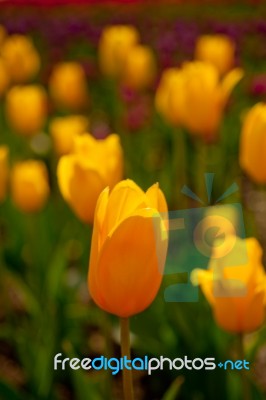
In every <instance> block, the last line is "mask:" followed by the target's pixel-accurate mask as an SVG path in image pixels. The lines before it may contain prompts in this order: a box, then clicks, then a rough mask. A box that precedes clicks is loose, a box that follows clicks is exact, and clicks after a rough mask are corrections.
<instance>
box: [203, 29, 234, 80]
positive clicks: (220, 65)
mask: <svg viewBox="0 0 266 400" xmlns="http://www.w3.org/2000/svg"><path fill="white" fill-rule="evenodd" d="M195 58H196V59H197V60H199V61H207V62H210V63H211V64H213V65H214V66H215V67H216V68H217V69H218V71H219V73H220V74H221V75H224V74H226V73H227V72H228V71H230V69H232V68H233V66H234V64H235V43H234V42H233V40H232V39H231V38H230V37H229V36H226V35H222V34H217V35H202V36H200V37H199V38H198V40H197V43H196V48H195Z"/></svg>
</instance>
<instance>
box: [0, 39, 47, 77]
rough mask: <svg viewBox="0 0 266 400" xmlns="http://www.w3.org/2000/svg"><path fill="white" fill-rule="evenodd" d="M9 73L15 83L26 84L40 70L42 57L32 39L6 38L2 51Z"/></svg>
mask: <svg viewBox="0 0 266 400" xmlns="http://www.w3.org/2000/svg"><path fill="white" fill-rule="evenodd" d="M0 53H1V55H2V58H3V60H4V62H5V64H6V67H7V70H8V73H9V75H10V78H11V80H12V81H13V82H14V83H24V82H27V81H28V80H29V79H31V78H32V77H34V76H35V75H36V74H37V72H38V71H39V69H40V57H39V54H38V52H37V50H36V49H35V47H34V45H33V43H32V41H31V39H30V38H28V37H26V36H23V35H11V36H8V37H7V38H6V40H5V41H4V43H3V44H2V47H1V51H0Z"/></svg>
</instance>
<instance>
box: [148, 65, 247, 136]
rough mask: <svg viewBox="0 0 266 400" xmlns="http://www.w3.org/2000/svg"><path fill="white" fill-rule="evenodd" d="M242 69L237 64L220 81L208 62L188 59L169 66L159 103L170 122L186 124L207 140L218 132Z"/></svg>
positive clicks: (190, 129)
mask: <svg viewBox="0 0 266 400" xmlns="http://www.w3.org/2000/svg"><path fill="white" fill-rule="evenodd" d="M242 76H243V71H242V70H240V69H238V68H236V69H234V70H232V71H231V72H230V73H228V74H227V75H226V76H225V78H224V79H223V80H222V81H220V80H219V74H218V71H217V69H216V68H215V67H214V66H213V65H212V64H209V63H204V62H200V61H196V62H188V63H185V64H184V65H183V67H182V68H181V69H176V70H175V69H170V70H167V71H166V72H165V73H164V75H163V77H162V80H161V83H160V85H159V87H158V91H157V94H156V107H157V109H158V111H159V112H160V113H161V114H162V115H163V116H164V117H165V118H166V119H168V120H169V122H170V123H173V122H174V123H175V124H176V125H178V124H179V125H183V126H184V127H185V128H187V129H188V131H189V132H190V133H192V134H194V135H197V136H201V137H202V138H204V139H206V140H210V139H213V138H215V137H216V136H217V133H218V130H219V126H220V123H221V120H222V117H223V113H224V109H225V106H226V104H227V101H228V98H229V95H230V93H231V91H232V90H233V88H234V86H235V85H236V84H237V82H238V81H239V80H240V79H241V78H242Z"/></svg>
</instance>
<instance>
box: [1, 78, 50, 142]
mask: <svg viewBox="0 0 266 400" xmlns="http://www.w3.org/2000/svg"><path fill="white" fill-rule="evenodd" d="M6 115H7V119H8V122H9V123H10V125H11V126H12V128H13V129H14V130H15V131H16V132H17V133H19V134H21V135H24V136H33V135H35V134H37V133H39V132H40V130H41V129H42V128H43V125H44V123H45V121H46V117H47V97H46V93H45V91H44V89H43V87H42V86H38V85H28V86H14V87H13V88H12V89H10V90H9V92H8V93H7V97H6Z"/></svg>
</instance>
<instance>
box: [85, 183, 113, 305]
mask: <svg viewBox="0 0 266 400" xmlns="http://www.w3.org/2000/svg"><path fill="white" fill-rule="evenodd" d="M108 197H109V188H105V189H104V190H103V191H102V193H101V194H100V196H99V199H98V201H97V205H96V208H95V214H94V224H93V234H92V239H91V252H90V263H89V274H88V283H89V290H90V293H91V295H92V297H95V296H97V293H100V292H99V287H98V284H97V279H96V276H97V264H98V257H99V251H100V249H101V247H102V244H103V240H104V239H105V234H104V233H103V226H104V219H105V215H106V208H107V203H108Z"/></svg>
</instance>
